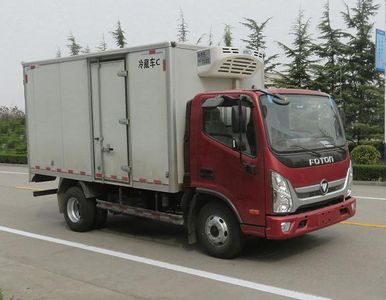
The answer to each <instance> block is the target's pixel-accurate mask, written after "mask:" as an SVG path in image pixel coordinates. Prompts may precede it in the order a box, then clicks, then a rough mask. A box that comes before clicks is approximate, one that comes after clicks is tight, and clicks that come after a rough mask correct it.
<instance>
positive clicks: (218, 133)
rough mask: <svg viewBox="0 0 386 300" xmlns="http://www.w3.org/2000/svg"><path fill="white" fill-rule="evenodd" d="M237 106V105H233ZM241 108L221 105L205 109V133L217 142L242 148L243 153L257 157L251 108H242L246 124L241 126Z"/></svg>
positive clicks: (230, 146)
mask: <svg viewBox="0 0 386 300" xmlns="http://www.w3.org/2000/svg"><path fill="white" fill-rule="evenodd" d="M233 104H235V103H233ZM238 109H239V107H238V106H237V105H233V106H229V104H228V105H223V106H221V105H219V106H217V107H203V118H204V120H203V123H204V131H205V133H206V134H207V135H208V136H210V137H211V138H213V139H214V140H216V141H217V142H219V143H221V144H223V145H225V146H227V147H229V148H232V149H234V148H235V145H239V146H241V149H242V152H243V153H244V154H247V155H249V156H256V133H255V124H254V120H253V116H252V114H251V108H250V107H246V106H242V111H243V113H244V114H245V124H242V126H240V124H239V118H238V116H239V111H238Z"/></svg>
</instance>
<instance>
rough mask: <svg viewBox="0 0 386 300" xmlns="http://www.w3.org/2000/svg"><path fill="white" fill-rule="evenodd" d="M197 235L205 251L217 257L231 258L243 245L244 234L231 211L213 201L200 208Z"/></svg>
mask: <svg viewBox="0 0 386 300" xmlns="http://www.w3.org/2000/svg"><path fill="white" fill-rule="evenodd" d="M197 235H198V239H199V241H200V243H201V245H202V246H203V248H204V250H205V252H206V253H208V254H209V255H211V256H214V257H218V258H233V257H235V256H236V255H237V254H239V253H240V251H241V250H242V249H243V246H244V236H243V234H242V232H241V230H240V224H239V222H238V221H237V219H236V218H235V216H234V214H233V212H232V211H231V210H230V209H229V208H228V207H226V206H225V205H222V204H219V203H215V202H211V203H208V204H206V205H205V206H204V207H203V208H202V209H201V210H200V212H199V214H198V222H197Z"/></svg>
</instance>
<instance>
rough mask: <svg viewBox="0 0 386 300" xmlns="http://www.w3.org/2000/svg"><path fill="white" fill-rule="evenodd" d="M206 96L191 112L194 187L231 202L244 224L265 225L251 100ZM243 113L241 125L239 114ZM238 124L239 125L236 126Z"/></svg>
mask: <svg viewBox="0 0 386 300" xmlns="http://www.w3.org/2000/svg"><path fill="white" fill-rule="evenodd" d="M222 97H223V98H224V99H223V100H221V99H219V97H213V96H212V97H208V96H206V97H205V96H204V97H201V98H199V99H194V100H193V105H192V113H191V123H190V126H191V127H190V128H191V132H192V134H191V148H190V149H191V169H192V170H191V172H192V185H194V186H197V187H199V188H202V189H205V190H206V191H211V192H212V193H213V194H216V195H221V197H222V198H223V199H227V201H230V202H231V203H232V204H231V205H233V206H234V207H235V208H236V210H237V211H238V213H239V216H240V217H241V221H242V223H244V224H251V225H259V226H264V224H265V215H264V208H265V202H264V198H265V193H264V165H263V151H261V150H262V149H261V148H259V145H260V143H259V139H258V134H257V132H259V130H258V127H257V123H256V120H257V117H258V114H257V112H256V107H255V104H254V102H253V101H252V100H251V97H246V98H245V99H248V101H242V102H241V104H242V105H240V103H239V102H240V97H239V96H238V95H236V96H235V95H222ZM240 110H241V111H242V114H245V124H243V125H242V126H241V127H240V123H239V119H238V116H240ZM235 122H237V124H235Z"/></svg>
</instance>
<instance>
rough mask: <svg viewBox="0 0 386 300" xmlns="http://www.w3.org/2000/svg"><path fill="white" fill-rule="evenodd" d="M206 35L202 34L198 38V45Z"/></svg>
mask: <svg viewBox="0 0 386 300" xmlns="http://www.w3.org/2000/svg"><path fill="white" fill-rule="evenodd" d="M205 36H206V33H203V34H201V36H200V37H199V38H198V40H197V42H196V45H198V44H200V43H201V42H202V39H203V38H204V37H205Z"/></svg>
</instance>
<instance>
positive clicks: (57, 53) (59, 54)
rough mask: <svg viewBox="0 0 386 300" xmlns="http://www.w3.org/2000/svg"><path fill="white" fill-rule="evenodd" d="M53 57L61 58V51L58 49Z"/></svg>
mask: <svg viewBox="0 0 386 300" xmlns="http://www.w3.org/2000/svg"><path fill="white" fill-rule="evenodd" d="M55 57H56V58H61V57H62V50H61V49H60V48H59V47H58V48H57V49H56V55H55Z"/></svg>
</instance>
